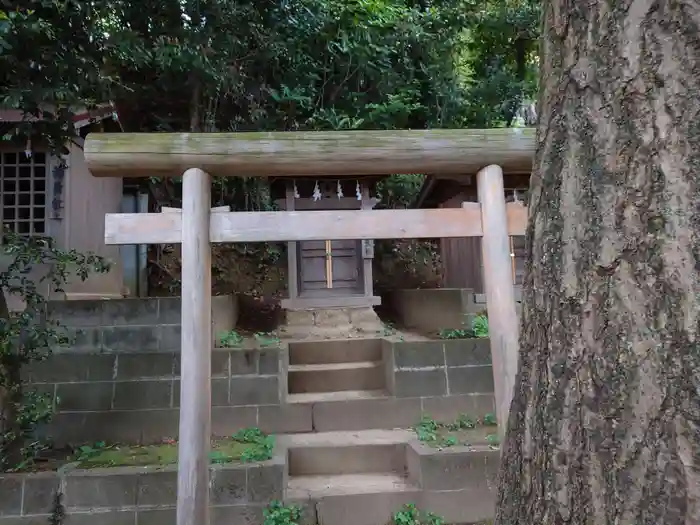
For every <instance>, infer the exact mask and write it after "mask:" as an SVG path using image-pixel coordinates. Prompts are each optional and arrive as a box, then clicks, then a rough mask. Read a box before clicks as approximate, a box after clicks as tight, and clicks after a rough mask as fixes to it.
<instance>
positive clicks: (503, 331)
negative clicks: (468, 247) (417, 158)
mask: <svg viewBox="0 0 700 525" xmlns="http://www.w3.org/2000/svg"><path fill="white" fill-rule="evenodd" d="M476 177H477V179H476V187H477V192H478V195H479V204H480V208H481V221H482V228H483V237H482V239H481V253H482V259H483V278H484V290H485V291H486V309H487V311H488V317H489V338H490V340H491V362H492V368H493V379H494V385H495V397H496V416H497V418H498V433H499V435H500V437H501V439H503V438H504V437H505V430H506V427H507V424H508V414H509V412H510V404H511V401H512V399H513V385H514V384H515V376H516V374H517V372H518V315H517V312H516V310H515V290H514V285H513V276H512V260H511V255H510V253H511V251H510V238H509V232H508V221H507V214H506V201H505V199H504V198H503V172H502V171H501V169H500V168H499V167H498V166H487V167H486V168H484V169H483V170H481V171H480V172H479V173H478V174H477V176H476ZM516 206H518V207H519V208H522V209H525V208H524V207H523V206H519V205H516ZM512 209H513V210H515V208H512ZM511 235H512V234H511Z"/></svg>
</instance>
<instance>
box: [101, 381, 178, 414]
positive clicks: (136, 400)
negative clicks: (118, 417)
mask: <svg viewBox="0 0 700 525" xmlns="http://www.w3.org/2000/svg"><path fill="white" fill-rule="evenodd" d="M172 393H173V381H172V380H171V379H160V380H158V379H154V380H150V379H145V380H142V381H117V382H116V383H115V384H114V405H113V406H114V409H115V410H136V409H145V408H169V407H171V406H172Z"/></svg>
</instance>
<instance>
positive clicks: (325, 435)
mask: <svg viewBox="0 0 700 525" xmlns="http://www.w3.org/2000/svg"><path fill="white" fill-rule="evenodd" d="M282 439H283V441H282V443H283V444H284V446H285V448H286V449H287V452H288V462H289V475H290V476H292V477H296V476H328V475H336V474H371V473H384V474H386V473H394V474H398V475H404V474H405V472H406V444H407V443H408V442H409V441H411V440H413V439H415V433H414V432H412V431H410V430H365V431H354V432H322V433H316V434H296V435H292V436H286V437H284V438H282Z"/></svg>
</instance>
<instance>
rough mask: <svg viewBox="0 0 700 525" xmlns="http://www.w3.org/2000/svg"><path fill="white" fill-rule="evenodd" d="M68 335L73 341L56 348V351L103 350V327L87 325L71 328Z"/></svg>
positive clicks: (86, 351) (87, 351)
mask: <svg viewBox="0 0 700 525" xmlns="http://www.w3.org/2000/svg"><path fill="white" fill-rule="evenodd" d="M67 336H68V337H69V338H70V339H71V342H70V343H69V344H68V346H66V347H64V348H63V347H62V348H55V349H54V353H57V354H59V353H63V352H85V353H90V352H100V351H101V350H102V329H101V328H99V327H94V328H92V327H87V328H76V329H72V328H71V329H69V330H68V331H67Z"/></svg>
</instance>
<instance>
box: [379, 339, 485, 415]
mask: <svg viewBox="0 0 700 525" xmlns="http://www.w3.org/2000/svg"><path fill="white" fill-rule="evenodd" d="M382 351H383V359H384V363H385V367H386V370H387V376H386V377H387V388H388V390H389V392H390V393H391V394H392V395H393V396H395V397H397V398H414V397H421V398H438V399H439V398H445V399H443V400H436V401H435V402H434V403H427V404H426V403H425V402H423V404H422V408H423V411H424V412H427V413H430V412H431V411H432V410H431V406H430V405H431V404H432V405H433V409H434V410H436V411H437V412H440V413H444V412H445V411H449V398H450V397H452V396H457V397H456V399H455V401H456V404H461V406H473V407H474V409H475V412H476V413H479V415H483V414H484V413H486V412H489V411H491V410H492V407H493V391H494V386H493V371H492V368H491V349H490V341H489V339H453V340H444V341H411V342H403V341H402V342H395V341H389V340H386V339H385V340H384V341H383V347H382ZM467 397H470V398H472V399H471V403H465V402H464V401H465V398H467ZM458 400H459V401H458ZM431 415H432V416H433V417H436V418H437V415H438V414H431Z"/></svg>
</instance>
